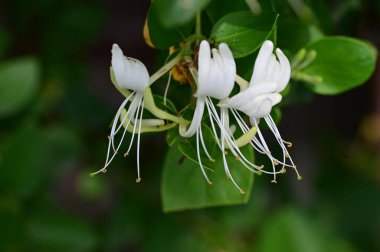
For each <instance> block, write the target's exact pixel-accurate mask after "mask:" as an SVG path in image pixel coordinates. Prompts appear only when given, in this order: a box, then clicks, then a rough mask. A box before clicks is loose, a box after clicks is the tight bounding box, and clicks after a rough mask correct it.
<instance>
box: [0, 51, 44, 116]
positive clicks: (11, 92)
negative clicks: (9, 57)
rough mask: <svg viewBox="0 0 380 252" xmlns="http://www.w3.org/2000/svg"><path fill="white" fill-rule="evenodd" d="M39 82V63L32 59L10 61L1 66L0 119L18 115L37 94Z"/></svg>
mask: <svg viewBox="0 0 380 252" xmlns="http://www.w3.org/2000/svg"><path fill="white" fill-rule="evenodd" d="M38 82H39V66H38V62H37V61H36V60H35V59H32V58H26V59H18V60H13V61H8V62H5V63H2V64H1V65H0V117H1V116H7V115H10V114H12V113H16V112H17V111H19V110H20V109H22V108H23V107H24V106H25V105H26V104H27V103H28V102H29V101H30V99H31V98H32V97H33V96H34V95H35V94H36V92H37V88H38Z"/></svg>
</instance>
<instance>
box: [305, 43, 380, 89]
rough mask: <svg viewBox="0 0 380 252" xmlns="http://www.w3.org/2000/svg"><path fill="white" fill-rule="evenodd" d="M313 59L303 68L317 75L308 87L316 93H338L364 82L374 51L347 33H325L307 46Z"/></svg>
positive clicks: (373, 63) (310, 74) (373, 67)
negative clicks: (329, 35) (313, 53)
mask: <svg viewBox="0 0 380 252" xmlns="http://www.w3.org/2000/svg"><path fill="white" fill-rule="evenodd" d="M306 50H308V51H309V50H315V51H316V53H317V57H316V59H315V60H314V61H313V62H312V63H311V64H310V65H309V66H308V67H307V68H306V69H305V70H303V72H304V73H305V74H306V75H309V76H319V77H320V78H321V79H320V80H319V81H318V82H315V83H311V84H310V85H309V86H310V88H311V89H312V90H313V91H314V92H316V93H318V94H330V95H331V94H338V93H341V92H344V91H347V90H349V89H351V88H354V87H357V86H359V85H361V84H363V83H364V82H365V81H366V80H367V79H368V78H369V77H370V76H371V74H372V73H373V71H374V69H375V64H376V56H377V52H376V50H375V49H374V47H372V46H371V45H369V44H367V43H366V42H363V41H360V40H357V39H352V38H347V37H326V38H323V39H321V40H318V41H316V42H314V43H312V44H310V45H309V46H307V47H306Z"/></svg>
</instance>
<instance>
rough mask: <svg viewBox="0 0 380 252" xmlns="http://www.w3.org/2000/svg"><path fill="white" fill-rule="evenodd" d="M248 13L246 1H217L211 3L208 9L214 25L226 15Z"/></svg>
mask: <svg viewBox="0 0 380 252" xmlns="http://www.w3.org/2000/svg"><path fill="white" fill-rule="evenodd" d="M243 10H246V11H248V10H249V8H248V5H247V3H246V0H234V1H231V0H217V1H211V3H210V4H209V6H208V7H207V9H206V13H207V15H208V17H209V18H210V19H211V22H212V23H215V22H216V21H218V20H219V19H220V18H221V17H223V16H224V15H227V14H228V13H231V12H236V11H243Z"/></svg>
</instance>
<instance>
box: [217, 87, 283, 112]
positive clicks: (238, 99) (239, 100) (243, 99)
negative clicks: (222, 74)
mask: <svg viewBox="0 0 380 252" xmlns="http://www.w3.org/2000/svg"><path fill="white" fill-rule="evenodd" d="M276 88H277V84H276V83H274V82H267V83H261V84H260V85H253V86H249V87H248V88H247V89H246V90H244V91H242V92H240V93H238V94H237V95H235V96H233V97H232V98H231V99H229V100H228V101H227V103H225V104H222V105H220V107H228V108H238V107H241V106H243V105H244V104H246V103H248V102H250V101H252V100H253V99H254V98H255V97H256V96H259V95H262V94H268V93H272V92H274V91H275V90H276Z"/></svg>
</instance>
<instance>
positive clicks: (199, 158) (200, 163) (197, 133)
mask: <svg viewBox="0 0 380 252" xmlns="http://www.w3.org/2000/svg"><path fill="white" fill-rule="evenodd" d="M196 143H197V157H198V162H199V166H200V167H201V170H202V173H203V176H204V177H205V179H206V180H207V183H209V184H210V185H211V184H212V182H211V180H210V179H209V178H208V176H207V174H206V171H205V169H204V168H203V164H202V160H201V154H200V151H199V129H198V130H197V132H196Z"/></svg>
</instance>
